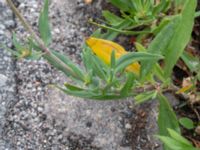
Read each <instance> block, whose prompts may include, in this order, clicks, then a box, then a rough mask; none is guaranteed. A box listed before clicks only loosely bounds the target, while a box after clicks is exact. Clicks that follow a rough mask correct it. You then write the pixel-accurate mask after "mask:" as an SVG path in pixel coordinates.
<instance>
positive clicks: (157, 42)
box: [141, 17, 179, 78]
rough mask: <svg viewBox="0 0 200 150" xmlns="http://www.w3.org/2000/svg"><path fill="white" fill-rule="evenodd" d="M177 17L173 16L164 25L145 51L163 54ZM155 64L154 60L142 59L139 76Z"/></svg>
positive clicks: (173, 30) (149, 71) (147, 71)
mask: <svg viewBox="0 0 200 150" xmlns="http://www.w3.org/2000/svg"><path fill="white" fill-rule="evenodd" d="M178 20H179V18H178V17H176V18H174V19H173V20H172V21H171V22H170V23H169V24H168V25H166V26H165V27H164V28H163V29H162V30H161V31H160V33H158V35H157V36H156V37H155V39H154V40H153V41H152V42H151V44H150V45H149V47H148V49H147V52H148V53H152V54H163V51H165V50H166V49H167V47H168V44H169V43H170V41H171V38H172V37H173V35H174V32H175V29H176V26H177V22H178ZM155 65H156V61H142V69H141V77H142V78H144V77H145V76H147V75H148V74H149V73H151V72H152V70H153V67H154V66H155Z"/></svg>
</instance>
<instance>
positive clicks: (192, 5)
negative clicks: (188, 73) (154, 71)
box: [164, 0, 197, 77]
mask: <svg viewBox="0 0 200 150" xmlns="http://www.w3.org/2000/svg"><path fill="white" fill-rule="evenodd" d="M196 6H197V1H196V0H187V1H186V2H185V6H184V8H183V11H182V13H181V20H180V23H179V25H178V26H177V29H176V31H175V33H174V36H173V38H172V39H171V42H170V44H169V46H168V48H167V49H166V55H165V56H166V58H165V67H164V72H165V77H169V76H170V75H171V73H172V69H173V67H174V65H175V64H176V62H177V60H178V59H179V57H180V56H181V54H182V53H183V51H184V48H185V47H186V45H187V44H188V42H189V40H190V37H191V33H192V29H193V25H194V15H195V9H196Z"/></svg>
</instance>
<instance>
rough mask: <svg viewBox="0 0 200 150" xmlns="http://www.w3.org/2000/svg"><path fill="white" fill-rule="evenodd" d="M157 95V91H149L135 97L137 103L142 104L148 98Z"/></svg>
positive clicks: (150, 98)
mask: <svg viewBox="0 0 200 150" xmlns="http://www.w3.org/2000/svg"><path fill="white" fill-rule="evenodd" d="M156 95H157V92H156V91H148V92H144V93H141V94H139V95H137V96H136V97H135V98H134V99H135V102H136V104H140V103H143V102H146V101H148V100H152V99H153V98H155V97H156Z"/></svg>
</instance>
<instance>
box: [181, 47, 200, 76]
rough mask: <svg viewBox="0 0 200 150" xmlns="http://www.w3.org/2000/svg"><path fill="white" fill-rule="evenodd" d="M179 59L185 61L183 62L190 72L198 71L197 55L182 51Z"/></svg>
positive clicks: (198, 61) (199, 61) (199, 62)
mask: <svg viewBox="0 0 200 150" xmlns="http://www.w3.org/2000/svg"><path fill="white" fill-rule="evenodd" d="M181 59H182V60H183V61H184V62H185V64H186V65H187V67H188V68H189V69H190V71H191V72H197V71H198V65H199V64H200V60H199V59H198V58H197V57H194V56H192V55H191V54H189V53H188V52H186V51H184V52H183V54H182V55H181Z"/></svg>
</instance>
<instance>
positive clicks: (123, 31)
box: [89, 20, 151, 35]
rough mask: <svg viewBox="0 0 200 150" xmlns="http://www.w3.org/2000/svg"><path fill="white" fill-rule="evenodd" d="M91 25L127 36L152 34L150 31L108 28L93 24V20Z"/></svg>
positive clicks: (90, 21)
mask: <svg viewBox="0 0 200 150" xmlns="http://www.w3.org/2000/svg"><path fill="white" fill-rule="evenodd" d="M89 23H91V24H93V25H96V26H98V27H100V28H104V29H108V30H111V31H115V32H119V33H123V34H126V35H137V34H146V33H151V31H150V30H143V31H128V30H120V29H115V28H112V27H108V26H105V25H101V24H98V23H96V22H93V21H92V20H89Z"/></svg>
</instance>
